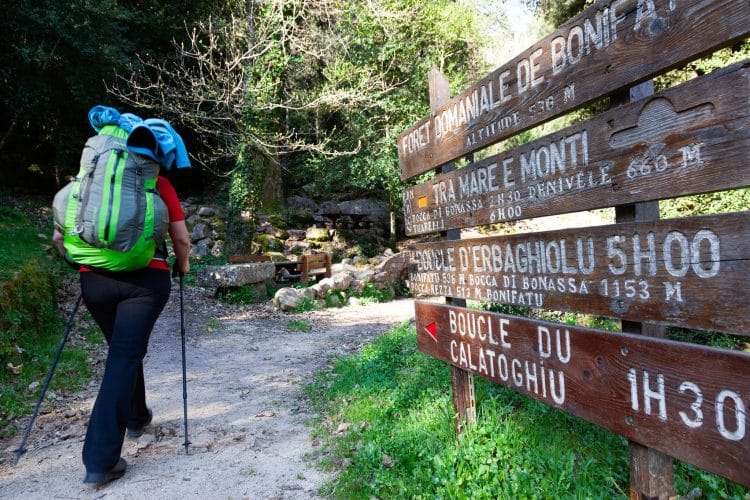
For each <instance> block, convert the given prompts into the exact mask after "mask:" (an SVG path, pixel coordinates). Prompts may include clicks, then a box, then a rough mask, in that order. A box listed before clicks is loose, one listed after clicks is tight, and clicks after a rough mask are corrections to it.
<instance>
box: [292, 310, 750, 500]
mask: <svg viewBox="0 0 750 500" xmlns="http://www.w3.org/2000/svg"><path fill="white" fill-rule="evenodd" d="M475 381H476V383H475V391H476V400H477V411H478V419H477V420H478V421H477V423H476V425H474V426H470V427H469V429H468V430H467V431H466V432H465V433H463V434H462V435H461V436H460V437H459V438H458V439H456V436H455V433H454V430H453V406H452V401H451V396H450V391H451V389H450V385H451V382H450V373H449V369H448V366H447V365H446V364H445V363H443V362H441V361H438V360H436V359H433V358H430V357H428V356H425V355H423V354H422V353H420V352H418V351H417V349H416V333H415V330H414V327H413V326H409V325H407V324H404V325H401V326H400V327H397V328H395V329H393V330H391V331H390V332H388V333H386V334H384V335H382V336H381V337H378V338H377V339H375V340H374V341H373V342H372V343H371V344H370V345H368V346H366V347H365V348H364V349H363V350H362V353H361V354H359V355H356V356H352V357H344V358H339V359H337V361H336V363H335V364H334V365H333V367H332V368H331V369H330V370H328V371H325V372H321V373H320V374H319V375H318V376H317V377H316V379H315V381H314V383H313V384H311V385H309V386H307V387H306V391H307V393H308V395H309V396H310V398H311V400H312V402H313V407H314V409H315V411H316V412H318V413H320V414H321V415H322V417H321V419H320V420H319V421H318V422H317V425H316V427H315V431H314V434H315V435H316V437H318V438H319V439H321V440H322V441H323V444H324V446H323V448H324V450H323V452H324V454H323V456H324V457H325V458H324V460H323V463H322V464H321V465H322V466H324V467H327V468H329V469H336V471H337V475H336V478H335V479H333V480H332V481H331V482H330V483H329V484H327V485H326V487H325V488H324V489H323V491H321V493H322V494H324V495H330V496H332V497H334V498H420V499H422V498H423V499H428V498H430V499H431V498H460V499H468V498H479V499H485V498H487V499H490V498H627V495H628V480H629V477H628V475H629V465H628V452H627V441H626V440H625V439H624V438H622V437H621V436H617V435H615V434H612V433H610V432H607V431H605V430H603V429H601V428H599V427H597V426H594V425H592V424H589V423H587V422H585V421H583V420H581V419H578V418H576V417H573V416H571V415H568V414H566V413H563V412H562V411H559V410H556V409H553V408H550V407H548V406H545V405H543V404H542V403H539V402H537V401H535V400H533V399H531V398H529V397H526V396H524V395H522V394H519V393H516V392H513V391H511V390H508V389H505V388H503V387H501V386H499V385H496V384H493V383H490V382H488V381H487V380H485V379H482V378H475ZM675 475H676V487H677V493H678V494H682V495H684V494H687V493H688V492H690V491H691V490H692V489H693V488H695V487H696V486H699V487H701V488H702V490H703V494H704V495H706V496H707V497H708V498H714V497H716V498H737V499H740V498H742V497H743V495H744V494H747V493H748V491H749V490H746V489H744V488H741V487H739V486H738V485H736V484H734V483H731V482H730V481H727V480H725V479H722V478H719V477H717V476H714V475H712V474H709V473H706V472H703V471H699V470H697V469H695V468H693V467H690V466H685V465H684V464H678V465H677V467H676V471H675Z"/></svg>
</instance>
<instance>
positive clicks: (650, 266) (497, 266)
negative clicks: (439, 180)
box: [409, 212, 750, 335]
mask: <svg viewBox="0 0 750 500" xmlns="http://www.w3.org/2000/svg"><path fill="white" fill-rule="evenodd" d="M412 257H413V259H414V261H415V262H416V263H415V264H413V265H412V266H411V267H410V270H409V287H410V288H411V290H413V291H415V292H417V293H421V294H426V295H445V296H448V297H456V298H465V299H472V300H478V301H486V302H500V303H505V304H515V305H522V306H531V307H535V308H545V309H552V310H561V311H576V312H583V313H589V314H599V315H604V316H613V317H618V318H623V319H628V320H633V321H653V322H657V323H666V324H677V325H682V326H687V327H692V328H702V329H707V330H719V331H725V332H730V333H735V334H741V335H750V318H748V316H747V314H745V313H746V312H747V305H748V303H750V282H749V280H748V279H747V278H748V276H750V212H738V213H733V214H724V215H714V216H705V217H693V218H685V219H668V220H659V221H653V222H640V223H628V224H615V225H610V226H597V227H587V228H579V229H568V230H561V231H549V232H541V233H528V234H520V235H512V236H496V237H486V238H477V239H467V240H453V241H438V242H430V243H423V244H417V245H414V247H413V250H412Z"/></svg>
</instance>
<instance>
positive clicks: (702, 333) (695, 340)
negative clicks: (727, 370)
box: [667, 326, 743, 349]
mask: <svg viewBox="0 0 750 500" xmlns="http://www.w3.org/2000/svg"><path fill="white" fill-rule="evenodd" d="M667 338H670V339H672V340H679V341H681V342H689V343H691V344H701V345H707V346H711V347H720V348H723V349H739V348H740V347H741V346H742V345H743V339H742V337H738V336H735V335H729V334H726V333H721V332H712V331H708V330H696V329H694V328H679V327H676V326H670V327H667Z"/></svg>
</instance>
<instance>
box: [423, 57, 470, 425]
mask: <svg viewBox="0 0 750 500" xmlns="http://www.w3.org/2000/svg"><path fill="white" fill-rule="evenodd" d="M427 80H428V82H429V91H430V111H431V112H432V113H435V112H436V111H437V109H438V108H439V107H440V106H442V105H443V104H445V103H446V102H448V100H449V99H450V85H449V82H448V78H447V77H446V76H445V75H444V74H443V73H441V72H440V71H439V70H438V69H437V68H432V69H431V70H430V71H429V73H428V74H427ZM455 168H456V167H455V164H454V163H453V162H450V163H446V164H444V165H442V166H441V167H439V168H438V173H445V172H450V171H451V170H454V169H455ZM441 236H442V237H443V238H444V239H446V240H460V239H461V230H460V229H451V230H449V231H444V232H442V233H441ZM445 302H446V304H449V305H454V306H458V307H466V299H454V298H450V297H446V300H445ZM451 387H452V393H453V407H454V408H455V410H456V420H455V422H454V424H455V428H456V434H461V433H462V432H463V430H464V428H465V427H466V425H467V424H471V423H474V422H476V420H477V409H476V401H475V398H474V377H473V376H472V374H471V373H469V372H468V371H466V370H462V369H461V368H457V367H455V366H453V365H451Z"/></svg>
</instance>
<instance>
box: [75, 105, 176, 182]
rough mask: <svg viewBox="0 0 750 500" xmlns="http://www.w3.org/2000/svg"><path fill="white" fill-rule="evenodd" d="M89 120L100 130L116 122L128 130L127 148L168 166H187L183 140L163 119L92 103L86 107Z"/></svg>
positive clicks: (168, 167)
mask: <svg viewBox="0 0 750 500" xmlns="http://www.w3.org/2000/svg"><path fill="white" fill-rule="evenodd" d="M89 123H91V126H92V127H93V128H94V130H96V131H97V132H99V130H101V128H102V127H103V126H105V125H117V126H118V127H120V128H122V129H124V130H125V131H127V132H128V138H127V139H126V141H125V146H126V147H127V148H128V150H129V151H132V152H133V153H137V154H140V155H143V156H147V157H148V158H151V159H152V160H154V161H156V162H157V163H159V165H161V166H163V167H164V168H166V169H167V170H170V169H171V168H172V166H175V167H177V168H189V167H190V166H191V165H190V158H189V157H188V152H187V149H186V148H185V143H184V142H183V140H182V137H180V134H178V133H177V132H176V131H175V129H174V128H172V126H171V125H170V124H169V122H167V121H166V120H162V119H160V118H148V119H146V120H143V119H142V118H141V117H139V116H137V115H134V114H132V113H122V114H121V113H120V112H119V111H117V110H116V109H115V108H111V107H109V106H101V105H98V106H94V107H93V108H91V110H90V111H89Z"/></svg>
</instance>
